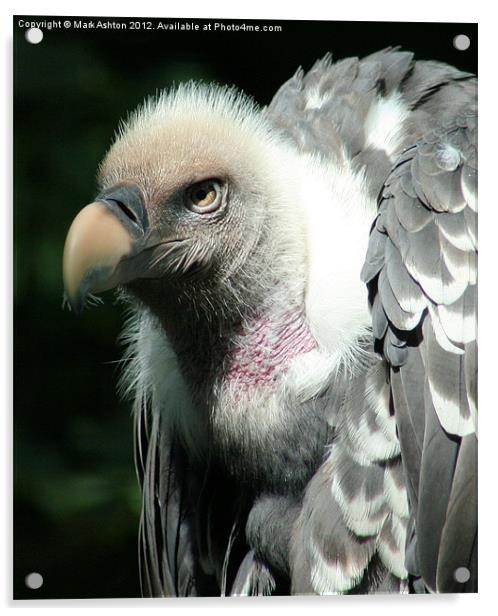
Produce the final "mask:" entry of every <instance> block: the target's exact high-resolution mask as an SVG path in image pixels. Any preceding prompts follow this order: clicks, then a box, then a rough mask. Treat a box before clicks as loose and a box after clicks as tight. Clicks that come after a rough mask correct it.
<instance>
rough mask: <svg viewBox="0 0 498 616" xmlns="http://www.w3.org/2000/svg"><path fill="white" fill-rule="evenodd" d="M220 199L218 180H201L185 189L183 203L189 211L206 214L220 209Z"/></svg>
mask: <svg viewBox="0 0 498 616" xmlns="http://www.w3.org/2000/svg"><path fill="white" fill-rule="evenodd" d="M221 197H222V190H221V185H220V183H219V181H218V180H203V181H202V182H198V183H197V184H192V186H189V187H188V188H187V190H186V192H185V203H186V206H187V207H188V209H189V210H192V211H193V212H196V213H198V214H207V213H209V212H214V211H215V210H217V209H218V208H219V207H220V205H221Z"/></svg>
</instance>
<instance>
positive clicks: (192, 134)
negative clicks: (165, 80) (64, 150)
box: [64, 85, 304, 329]
mask: <svg viewBox="0 0 498 616" xmlns="http://www.w3.org/2000/svg"><path fill="white" fill-rule="evenodd" d="M286 156H287V157H288V158H291V150H290V148H287V146H286V144H285V142H284V141H283V140H282V138H278V137H276V136H275V135H274V134H273V133H272V132H271V130H270V128H269V126H268V125H267V124H266V122H265V119H264V117H262V116H261V114H259V113H258V112H257V110H256V109H255V108H254V106H253V104H252V102H251V100H250V99H248V98H247V97H245V96H243V95H241V94H239V93H237V92H236V91H234V90H233V89H223V88H215V87H206V86H196V85H185V86H182V87H179V88H178V89H176V90H175V91H173V92H170V93H168V94H163V95H161V96H160V97H159V98H157V99H155V100H153V101H149V102H148V103H146V104H145V105H144V106H143V107H142V108H140V109H139V110H138V111H136V112H135V113H134V114H133V115H132V116H131V117H130V118H129V120H128V121H126V122H125V123H124V124H123V125H122V126H121V129H120V131H119V134H118V136H117V138H116V141H115V143H114V144H113V145H112V147H111V148H110V150H109V152H108V153H107V155H106V157H105V159H104V160H103V162H102V164H101V167H100V173H99V187H100V191H99V194H98V196H97V197H96V199H95V201H94V202H93V203H91V204H90V205H88V206H86V207H85V208H84V209H83V210H82V211H81V212H80V213H79V214H78V216H77V217H76V219H75V220H74V222H73V224H72V226H71V229H70V231H69V234H68V237H67V241H66V246H65V254H64V279H65V288H66V294H67V297H68V299H69V302H70V304H71V305H72V306H73V307H74V308H75V309H76V310H79V309H81V308H82V307H83V306H84V304H85V300H86V298H88V296H89V294H91V293H93V292H99V291H103V290H106V289H110V288H113V287H115V286H118V285H119V286H124V289H125V290H126V291H127V292H128V293H130V294H131V295H132V296H133V297H134V298H135V299H137V300H138V301H139V302H142V303H144V304H146V305H147V306H148V307H149V308H151V309H152V311H153V312H155V313H156V314H158V316H160V317H161V318H162V319H164V321H165V322H166V323H167V325H166V326H167V328H168V329H170V328H171V325H172V323H175V322H177V321H179V322H189V323H192V319H193V318H195V319H203V320H205V319H208V320H209V319H218V320H220V319H221V320H223V319H227V320H228V321H230V322H234V321H237V320H239V321H240V320H241V319H243V318H244V314H245V312H246V311H247V310H248V307H255V306H256V305H259V304H260V302H263V301H267V300H268V293H267V292H265V291H267V289H268V288H269V287H270V286H275V282H276V281H278V279H279V277H280V278H281V277H282V276H283V275H284V274H285V271H293V273H294V277H293V278H292V279H295V274H296V272H297V271H299V268H300V267H302V259H299V258H298V255H301V254H302V250H303V249H302V244H303V241H304V239H303V237H302V231H300V228H301V225H299V222H298V221H297V220H296V208H295V207H293V205H294V204H295V202H296V201H297V200H298V199H299V194H298V188H297V186H296V182H295V179H294V178H293V176H292V173H290V172H289V167H290V166H291V163H290V162H289V165H287V164H285V160H286ZM275 229H283V230H284V231H285V233H284V234H282V236H281V237H278V235H276V234H275ZM269 231H271V233H269ZM282 244H286V245H287V246H286V247H284V248H285V249H284V250H282V248H283V246H282ZM179 325H180V324H179ZM173 329H175V328H174V327H173Z"/></svg>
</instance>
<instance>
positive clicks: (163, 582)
mask: <svg viewBox="0 0 498 616" xmlns="http://www.w3.org/2000/svg"><path fill="white" fill-rule="evenodd" d="M137 403H138V404H139V405H140V408H139V410H138V412H137V414H136V425H135V442H136V447H135V452H136V453H135V460H136V466H137V469H138V475H139V480H140V483H141V486H142V495H143V506H142V516H141V520H140V533H139V542H140V553H139V556H140V559H139V562H140V577H141V584H142V594H143V595H144V596H151V597H174V596H195V595H196V584H195V572H194V554H193V546H192V542H191V532H190V529H189V527H188V524H187V521H186V519H185V507H184V502H183V498H182V492H183V490H184V487H182V486H181V484H179V480H178V478H177V477H176V475H175V471H174V467H175V447H174V444H173V443H172V442H169V441H168V440H167V437H166V432H165V430H163V429H161V425H160V423H161V422H160V415H159V414H154V413H152V412H151V409H150V406H149V403H148V402H147V400H141V401H140V402H137Z"/></svg>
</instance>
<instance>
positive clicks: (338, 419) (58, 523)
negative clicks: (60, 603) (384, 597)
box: [14, 16, 477, 599]
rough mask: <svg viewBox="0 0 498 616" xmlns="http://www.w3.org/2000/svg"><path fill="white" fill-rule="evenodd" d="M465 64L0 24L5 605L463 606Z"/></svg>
mask: <svg viewBox="0 0 498 616" xmlns="http://www.w3.org/2000/svg"><path fill="white" fill-rule="evenodd" d="M476 49H477V27H476V25H475V24H444V23H438V24H431V23H367V22H351V23H349V22H313V21H306V22H290V21H278V20H277V21H262V20H261V21H255V20H216V19H202V20H196V19H169V18H164V19H148V18H143V17H137V18H123V17H115V18H112V17H105V18H104V17H98V16H96V17H81V18H75V17H64V16H54V17H37V16H17V17H15V19H14V118H15V131H14V144H15V156H14V171H15V182H14V187H15V203H14V220H15V420H14V427H15V430H14V437H15V481H14V488H15V512H14V526H15V528H14V531H15V535H14V548H15V549H14V595H15V597H16V598H18V599H27V598H88V597H139V596H141V595H142V594H144V595H146V596H149V595H152V596H171V595H172V596H178V595H179V596H193V595H222V594H226V595H230V594H250V595H253V594H272V593H273V594H289V593H293V594H322V593H323V594H344V593H372V592H390V593H398V592H411V593H414V592H434V591H436V592H475V591H476V589H477V571H476V544H475V537H476V507H477V505H476V492H475V485H476V475H477V469H476V460H477V457H476V442H477V441H476V436H475V422H476V418H475V387H476V342H475V292H476V284H475V282H476V279H475V253H476V237H475V228H476V206H475V188H476V162H475V161H476V155H475V132H476V129H475V113H476V101H475V80H474V77H473V75H475V74H476V68H477V65H476ZM382 50H383V51H382ZM376 52H379V53H376ZM328 53H331V54H332V58H329V57H326V54H328ZM371 54H375V55H371ZM412 54H413V55H412ZM347 58H349V60H345V59H347ZM358 58H359V60H358ZM320 59H322V61H321V62H319V63H318V64H315V62H316V61H317V60H320ZM299 67H302V70H301V69H299ZM313 67H314V68H313ZM298 69H299V70H298ZM296 71H297V72H296ZM293 76H294V77H293ZM289 80H290V81H289ZM186 83H190V84H191V85H187V86H185V85H183V84H186ZM214 83H216V84H218V85H217V86H214V85H211V84H214ZM199 84H204V85H199ZM283 84H286V85H284V86H283ZM281 86H283V87H282V89H280V88H281ZM232 87H234V88H236V89H227V88H232ZM163 89H165V91H166V92H167V93H166V94H162V91H163ZM240 92H244V93H245V94H246V95H247V96H250V97H252V99H248V98H244V97H243V95H242V94H239V93H240ZM151 96H152V97H154V96H156V98H155V99H153V101H152V102H150V103H148V104H147V105H146V106H145V107H142V108H141V111H140V112H139V113H138V115H130V113H131V112H133V110H135V109H136V108H137V107H138V106H140V105H142V103H143V101H144V100H145V99H148V97H151ZM123 119H124V120H125V122H124V123H121V124H120V121H122V120H123ZM116 131H118V132H117V133H116ZM112 143H114V145H113V146H112V148H111V144H112ZM110 148H111V149H110ZM103 160H104V162H103V163H102V161H103ZM96 177H97V179H96ZM85 204H91V205H90V206H88V207H87V208H86V209H84V210H83V207H84V206H85ZM80 211H82V213H81V214H78V212H80ZM76 217H77V218H76ZM75 218H76V219H75ZM73 221H74V222H73ZM374 223H375V224H374ZM66 238H67V239H66ZM64 246H65V249H64ZM63 255H64V268H63V267H62V264H63ZM63 269H64V272H63ZM63 273H64V282H63ZM64 284H65V302H64V304H65V306H64V307H63V306H62V304H63V294H64V290H63V289H64ZM116 289H118V292H117V293H116ZM97 298H99V299H102V300H103V303H102V304H101V305H98V306H94V305H92V304H96V303H99V302H98V300H97ZM68 308H72V310H71V309H68ZM123 331H124V332H125V333H124V335H123V333H122V332H123ZM123 374H124V375H125V376H124V377H123ZM120 383H121V395H120V393H119V392H118V389H119V384H120ZM135 467H136V470H137V473H136V474H135ZM137 477H138V480H137ZM462 503H463V504H462ZM137 536H138V539H137ZM137 543H138V549H137Z"/></svg>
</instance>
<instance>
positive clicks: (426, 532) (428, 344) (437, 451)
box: [362, 70, 477, 592]
mask: <svg viewBox="0 0 498 616" xmlns="http://www.w3.org/2000/svg"><path fill="white" fill-rule="evenodd" d="M410 78H411V79H412V80H413V79H417V80H419V81H420V82H421V83H424V79H425V78H424V77H423V75H422V74H421V73H420V71H416V70H415V71H412V74H411V77H410ZM421 87H422V86H421ZM423 87H424V88H427V87H428V83H425V85H424V86H423ZM458 87H463V86H462V84H458ZM465 87H467V86H465ZM473 107H474V106H473V104H472V100H471V99H470V104H469V110H468V112H466V113H460V114H459V115H457V116H456V118H454V120H453V122H448V121H446V122H445V123H444V124H443V126H442V127H441V128H439V129H437V130H436V129H433V130H432V131H431V132H430V133H429V134H428V135H427V136H426V138H424V139H421V140H419V141H418V142H417V144H416V145H415V146H412V147H410V148H409V149H407V150H406V151H405V152H404V153H403V155H402V156H401V157H400V159H399V161H398V164H397V165H396V167H395V168H394V170H393V172H392V173H391V175H390V176H389V177H388V179H387V181H386V182H385V185H384V189H383V191H382V193H381V196H380V199H379V213H378V217H377V220H376V222H375V224H374V225H373V227H372V231H371V239H370V246H369V250H368V254H367V257H366V260H365V265H364V268H363V271H362V278H363V280H364V282H366V283H367V285H368V288H369V299H370V305H371V310H372V320H373V331H374V337H375V346H376V349H377V350H378V351H380V352H381V353H382V354H383V356H384V357H385V358H386V359H387V360H388V362H389V364H390V367H391V391H392V400H393V406H394V414H395V419H396V424H397V431H398V436H399V440H400V446H401V455H402V460H403V465H404V470H405V475H406V478H407V489H408V500H409V505H410V522H409V525H408V533H407V550H406V567H407V569H408V571H409V572H410V573H411V575H412V576H413V578H414V588H415V589H417V588H418V589H423V588H428V589H430V590H433V591H440V592H452V591H453V592H455V591H473V590H475V589H476V584H477V581H476V580H477V571H476V532H477V531H476V491H477V487H476V486H477V480H476V457H475V456H476V447H477V436H476V412H477V411H476V404H475V401H476V372H477V365H476V278H477V277H476V261H477V258H476V254H477V250H476V239H477V238H476V228H477V213H476V194H475V191H476V142H475V136H476V128H475V126H476V123H475V113H474V108H473ZM380 246H383V247H384V250H383V253H382V251H381V250H379V247H380ZM386 321H387V324H386ZM400 351H403V352H400ZM460 529H462V531H461V532H462V535H463V537H461V536H460ZM462 566H464V567H467V568H468V569H469V570H470V573H471V579H470V581H469V582H467V583H466V584H462V583H458V581H456V580H455V577H454V571H455V570H456V569H457V568H458V567H462ZM416 578H421V579H420V581H417V580H416Z"/></svg>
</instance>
